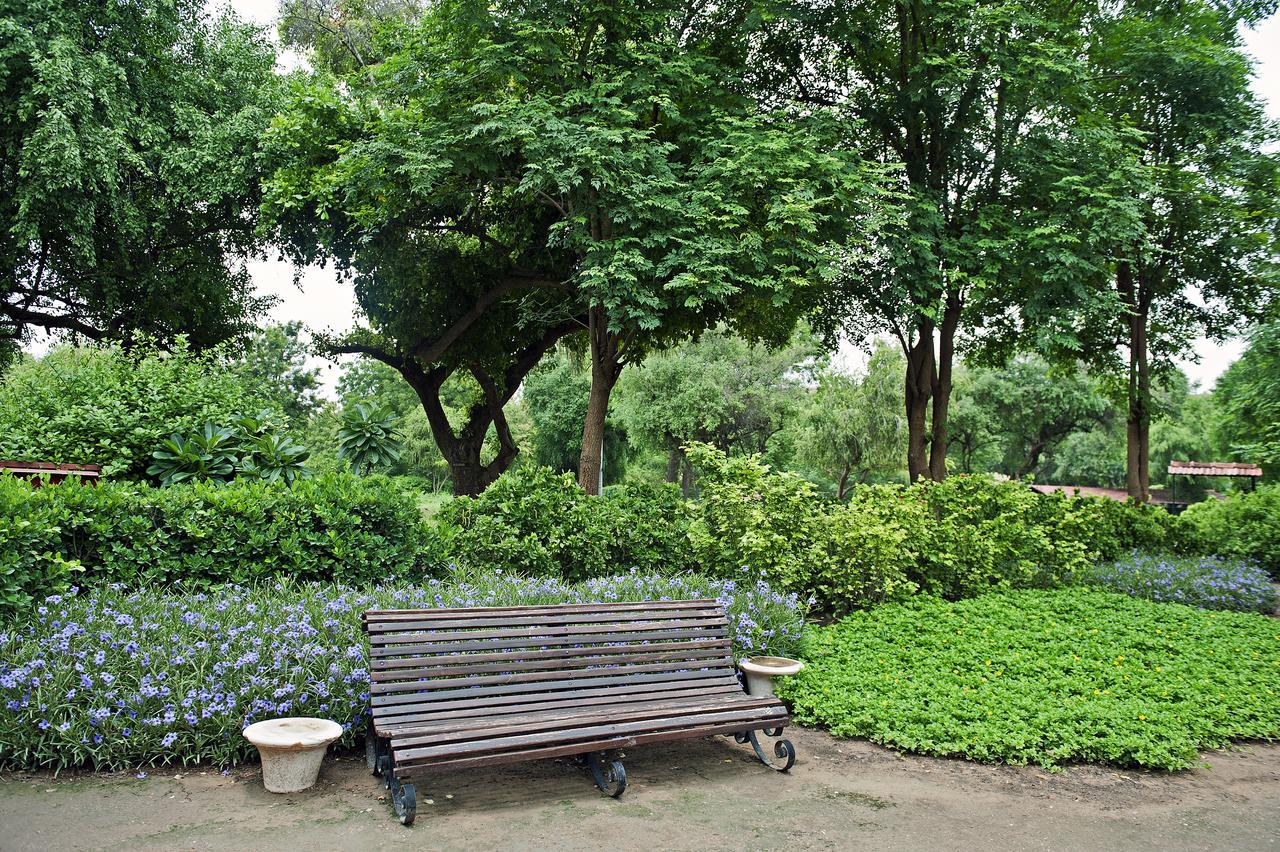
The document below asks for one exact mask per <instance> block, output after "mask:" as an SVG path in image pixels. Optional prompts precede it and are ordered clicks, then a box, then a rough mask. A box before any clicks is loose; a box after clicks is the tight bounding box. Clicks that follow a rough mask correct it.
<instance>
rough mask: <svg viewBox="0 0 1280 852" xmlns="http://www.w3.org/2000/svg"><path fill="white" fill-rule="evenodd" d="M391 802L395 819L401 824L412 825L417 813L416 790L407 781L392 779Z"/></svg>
mask: <svg viewBox="0 0 1280 852" xmlns="http://www.w3.org/2000/svg"><path fill="white" fill-rule="evenodd" d="M391 804H393V805H395V809H396V819H398V820H400V824H401V825H413V820H414V817H416V816H417V815H418V791H417V790H415V789H414V788H413V785H412V784H410V783H408V782H402V781H398V780H397V781H393V782H392V785H391Z"/></svg>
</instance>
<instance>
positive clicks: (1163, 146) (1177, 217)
mask: <svg viewBox="0 0 1280 852" xmlns="http://www.w3.org/2000/svg"><path fill="white" fill-rule="evenodd" d="M1273 8H1274V4H1272V3H1270V2H1265V3H1253V2H1250V3H1236V4H1230V5H1225V4H1218V3H1207V2H1183V0H1179V1H1178V2H1163V0H1157V1H1156V2H1149V0H1139V2H1129V3H1125V4H1121V5H1119V6H1117V7H1115V8H1114V9H1113V10H1110V11H1109V12H1108V13H1107V14H1105V15H1103V16H1101V17H1100V18H1099V19H1098V21H1097V22H1096V24H1095V38H1094V39H1093V40H1092V42H1091V50H1090V53H1089V61H1090V63H1091V65H1092V74H1091V75H1090V78H1089V83H1088V95H1089V98H1090V101H1091V104H1092V106H1093V112H1092V113H1090V114H1088V115H1085V116H1082V119H1081V121H1082V122H1090V123H1098V124H1102V125H1107V126H1109V127H1110V128H1112V129H1113V132H1114V135H1115V138H1117V139H1120V140H1123V143H1124V145H1123V148H1122V151H1121V154H1122V155H1123V156H1124V157H1125V158H1127V161H1128V165H1127V167H1126V169H1125V174H1126V178H1127V179H1126V185H1127V188H1128V198H1129V200H1130V203H1131V205H1132V208H1133V215H1132V220H1133V221H1134V222H1136V224H1137V227H1136V228H1132V229H1125V230H1124V231H1123V232H1124V233H1125V238H1124V239H1123V240H1120V241H1118V242H1117V243H1116V244H1115V245H1114V246H1112V247H1111V253H1110V257H1109V260H1110V264H1109V267H1108V268H1109V272H1110V274H1109V276H1108V277H1107V278H1104V279H1102V280H1101V281H1099V282H1098V284H1099V286H1097V287H1096V289H1095V292H1094V293H1093V294H1092V295H1091V296H1090V297H1089V298H1087V299H1084V300H1082V302H1081V304H1080V305H1079V306H1078V307H1077V308H1076V309H1075V310H1063V311H1058V312H1056V315H1055V317H1054V320H1056V322H1050V323H1048V324H1047V325H1048V326H1049V327H1052V328H1055V329H1056V330H1057V331H1058V332H1061V331H1062V330H1063V329H1064V328H1065V329H1067V330H1069V331H1070V332H1071V336H1073V337H1074V338H1075V340H1076V344H1075V347H1074V348H1075V349H1076V350H1077V351H1078V352H1079V353H1080V354H1083V355H1084V356H1085V357H1088V358H1090V359H1092V360H1093V361H1094V362H1095V363H1096V364H1098V365H1100V366H1101V367H1102V368H1103V369H1107V370H1110V371H1111V373H1112V374H1113V375H1114V376H1115V377H1116V378H1117V379H1118V380H1119V381H1120V382H1121V384H1122V387H1123V388H1124V396H1125V399H1126V401H1127V416H1126V440H1127V452H1126V458H1127V462H1126V477H1125V479H1126V486H1127V489H1128V492H1129V496H1130V497H1132V498H1133V499H1135V500H1139V501H1145V500H1147V498H1148V496H1149V489H1150V456H1151V437H1150V435H1151V421H1152V414H1153V392H1152V389H1153V385H1154V383H1155V380H1156V379H1157V378H1158V376H1159V374H1161V373H1169V374H1171V373H1172V370H1173V368H1172V361H1173V359H1175V358H1178V357H1183V356H1185V355H1186V353H1187V352H1188V351H1190V350H1191V349H1192V346H1193V343H1194V341H1195V339H1196V338H1197V337H1200V336H1207V337H1210V338H1216V339H1222V338H1225V337H1227V336H1230V335H1232V334H1235V333H1238V332H1239V330H1240V329H1241V327H1242V325H1244V324H1245V323H1246V322H1247V321H1248V320H1249V319H1250V318H1251V317H1256V316H1258V315H1259V314H1260V313H1262V312H1263V311H1265V310H1266V309H1267V306H1268V305H1270V304H1273V303H1274V302H1275V299H1276V296H1277V292H1278V291H1277V287H1278V282H1280V277H1278V276H1277V265H1276V257H1277V250H1278V247H1280V243H1278V242H1277V238H1278V236H1280V205H1278V204H1277V199H1278V198H1280V192H1278V189H1280V157H1277V155H1276V154H1275V153H1274V143H1275V139H1276V137H1275V135H1274V129H1273V127H1272V126H1271V125H1270V124H1269V123H1268V122H1267V121H1266V120H1265V118H1264V115H1263V110H1262V107H1261V105H1260V104H1259V103H1258V102H1257V100H1256V98H1255V97H1254V96H1253V94H1252V93H1251V91H1250V76H1251V63H1250V60H1249V58H1248V57H1247V55H1246V54H1245V53H1244V52H1243V48H1242V44H1241V37H1240V33H1239V27H1240V25H1241V24H1242V23H1251V22H1254V21H1256V20H1258V19H1259V18H1260V17H1261V16H1264V15H1265V14H1267V13H1269V12H1270V11H1271V10H1272V9H1273Z"/></svg>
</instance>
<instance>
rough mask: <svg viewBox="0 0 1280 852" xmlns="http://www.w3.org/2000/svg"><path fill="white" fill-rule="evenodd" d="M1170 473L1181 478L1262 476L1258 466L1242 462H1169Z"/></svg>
mask: <svg viewBox="0 0 1280 852" xmlns="http://www.w3.org/2000/svg"><path fill="white" fill-rule="evenodd" d="M1169 473H1170V474H1176V475H1179V476H1262V468H1260V467H1258V466H1257V465H1256V464H1247V463H1241V462H1196V461H1172V462H1169Z"/></svg>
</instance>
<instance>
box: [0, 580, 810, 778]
mask: <svg viewBox="0 0 1280 852" xmlns="http://www.w3.org/2000/svg"><path fill="white" fill-rule="evenodd" d="M686 598H717V599H719V600H720V601H721V602H722V603H724V604H725V606H726V608H727V610H728V612H729V621H730V630H731V638H732V641H733V646H734V652H735V653H736V654H738V655H746V654H752V653H774V654H787V653H793V652H794V648H795V645H796V642H797V641H798V639H799V637H800V632H801V628H802V625H803V614H802V605H801V604H800V602H799V601H798V600H797V599H796V598H795V597H794V596H789V595H784V594H781V593H778V592H775V591H773V590H772V589H770V588H769V587H768V586H766V585H764V584H763V583H759V582H754V581H752V582H746V581H735V580H708V579H705V578H701V577H697V576H670V577H661V576H657V575H653V574H644V573H640V572H634V573H630V574H623V575H619V576H613V577H602V578H596V579H592V580H588V581H586V582H583V583H578V584H569V583H566V582H564V581H562V580H558V579H553V578H538V579H532V578H526V577H521V576H517V575H511V574H503V573H501V572H492V571H488V572H480V571H466V570H459V571H456V572H453V573H451V574H450V575H449V576H447V577H446V578H445V579H444V580H431V581H428V582H427V583H425V584H422V585H416V586H415V585H396V586H385V587H378V588H372V589H360V588H353V587H349V586H340V585H322V584H288V583H283V582H280V583H276V584H274V585H260V586H254V587H235V586H223V587H218V588H215V589H211V590H209V591H207V592H196V593H186V594H183V593H180V592H176V591H170V592H158V591H155V590H147V591H139V592H129V591H126V590H124V589H122V588H121V587H119V586H104V587H99V588H95V589H83V590H78V591H70V592H68V593H67V594H64V595H55V596H52V597H50V598H48V599H47V600H46V601H44V603H43V604H41V605H40V606H39V607H38V609H37V610H36V611H35V612H34V613H32V617H31V618H30V619H29V620H26V621H24V622H22V623H20V624H14V625H12V626H9V627H7V628H3V629H0V766H4V767H10V768H14V767H27V768H35V767H44V768H51V769H60V768H65V767H72V766H92V767H96V768H101V769H125V768H132V767H137V766H143V765H152V764H164V763H184V764H185V763H190V762H196V761H200V762H208V763H213V764H216V765H228V764H233V763H236V762H239V761H242V760H244V759H246V758H247V757H249V756H250V755H251V754H252V747H251V746H249V745H248V743H246V742H245V741H244V739H243V738H242V737H241V736H240V730H241V729H242V728H243V727H244V726H245V725H247V724H249V723H251V722H254V721H257V720H261V719H266V718H271V717H275V716H323V717H326V718H331V719H334V720H336V721H338V722H340V723H342V725H343V726H344V728H346V730H347V739H348V741H351V740H354V739H355V738H356V737H357V736H358V735H359V733H360V732H361V731H362V730H363V723H364V720H365V718H366V715H365V714H366V708H367V705H368V699H369V675H368V660H367V646H366V642H365V637H364V635H363V633H362V631H361V628H360V613H361V612H362V611H363V610H365V609H368V608H371V607H383V608H385V607H419V606H495V605H498V606H501V605H511V604H542V603H560V602H567V603H581V602H587V601H617V600H647V599H686Z"/></svg>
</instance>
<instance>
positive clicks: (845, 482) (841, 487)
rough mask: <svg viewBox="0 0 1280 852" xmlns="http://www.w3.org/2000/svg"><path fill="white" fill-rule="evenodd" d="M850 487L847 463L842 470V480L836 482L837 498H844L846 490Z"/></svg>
mask: <svg viewBox="0 0 1280 852" xmlns="http://www.w3.org/2000/svg"><path fill="white" fill-rule="evenodd" d="M848 487H849V466H848V465H845V466H844V470H842V471H841V472H840V481H839V482H837V483H836V499H837V500H843V499H844V494H845V490H846V489H847V488H848Z"/></svg>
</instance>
